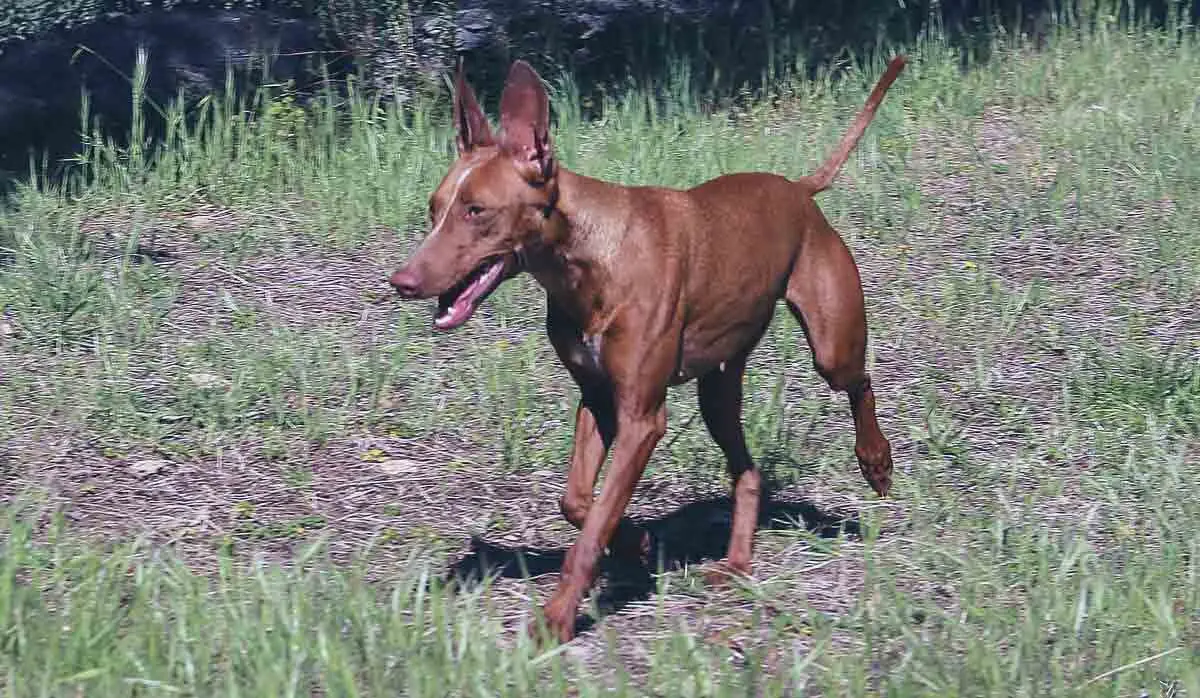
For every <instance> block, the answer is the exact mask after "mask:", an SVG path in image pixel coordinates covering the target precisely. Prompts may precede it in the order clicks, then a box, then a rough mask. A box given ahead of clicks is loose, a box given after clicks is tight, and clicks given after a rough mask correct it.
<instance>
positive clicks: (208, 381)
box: [188, 373, 221, 388]
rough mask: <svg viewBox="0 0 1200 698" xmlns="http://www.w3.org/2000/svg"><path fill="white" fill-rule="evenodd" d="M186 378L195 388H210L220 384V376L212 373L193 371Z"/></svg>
mask: <svg viewBox="0 0 1200 698" xmlns="http://www.w3.org/2000/svg"><path fill="white" fill-rule="evenodd" d="M188 378H190V379H191V381H192V384H193V385H195V386H196V387H197V388H212V387H215V386H217V385H220V384H221V377H220V376H218V375H215V374H212V373H193V374H191V375H190V376H188Z"/></svg>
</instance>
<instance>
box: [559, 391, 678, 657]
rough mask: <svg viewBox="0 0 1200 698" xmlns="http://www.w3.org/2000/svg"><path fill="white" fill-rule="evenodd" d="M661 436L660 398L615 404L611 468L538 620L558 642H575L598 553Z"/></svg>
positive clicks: (663, 424)
mask: <svg viewBox="0 0 1200 698" xmlns="http://www.w3.org/2000/svg"><path fill="white" fill-rule="evenodd" d="M666 430H667V408H666V394H665V390H664V391H662V394H661V396H658V397H656V399H654V400H636V399H635V400H622V399H621V396H618V400H617V434H616V438H615V439H614V443H613V454H612V464H611V466H610V471H609V474H608V477H607V478H605V481H604V487H603V488H602V489H601V491H600V496H599V497H597V498H596V500H595V502H594V503H593V504H592V506H591V507H590V508H589V509H588V512H587V515H586V517H585V519H584V522H583V528H582V529H581V531H580V534H579V538H578V539H577V540H576V541H575V544H574V545H572V546H571V549H570V550H568V551H567V557H566V560H565V561H564V562H563V568H562V576H561V577H560V579H559V582H558V588H557V589H556V590H555V592H554V596H553V597H551V599H550V601H549V602H548V603H547V604H546V606H545V608H544V609H543V614H544V616H545V619H546V625H547V627H548V629H549V631H550V633H551V634H552V635H553V636H554V637H556V638H558V639H559V641H561V642H568V641H570V640H571V638H573V637H574V636H575V618H576V615H577V613H578V612H579V603H580V601H581V600H582V599H583V596H584V594H585V593H587V590H588V589H589V588H590V587H591V585H592V582H593V581H595V579H596V571H597V569H598V566H599V563H600V556H601V555H602V554H603V552H604V548H605V547H606V546H608V544H609V542H610V541H611V540H612V538H613V534H614V532H615V531H616V530H617V527H618V526H619V524H620V523H621V517H622V516H623V515H624V514H625V507H626V506H628V504H629V500H630V498H631V497H632V496H633V490H634V487H636V486H637V482H638V480H639V479H640V478H641V476H642V472H643V471H644V470H645V469H646V463H647V462H648V461H649V460H650V454H651V453H652V452H653V451H654V447H655V446H656V445H657V444H658V441H659V439H661V438H662V436H663V434H664V433H665V432H666Z"/></svg>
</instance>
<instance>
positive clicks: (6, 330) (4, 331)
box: [0, 322, 16, 337]
mask: <svg viewBox="0 0 1200 698" xmlns="http://www.w3.org/2000/svg"><path fill="white" fill-rule="evenodd" d="M15 333H16V330H15V329H13V326H12V323H8V322H0V336H3V337H11V336H13V335H14V334H15Z"/></svg>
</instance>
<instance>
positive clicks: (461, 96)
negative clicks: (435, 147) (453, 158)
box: [454, 61, 495, 155]
mask: <svg viewBox="0 0 1200 698" xmlns="http://www.w3.org/2000/svg"><path fill="white" fill-rule="evenodd" d="M454 127H455V128H456V129H457V130H458V137H457V139H456V140H457V142H458V154H459V155H463V154H464V153H468V152H470V151H472V150H474V149H475V148H479V147H482V146H487V145H492V144H494V143H495V139H494V138H492V128H491V126H489V125H488V118H487V114H484V113H483V110H482V109H480V108H479V100H477V99H475V91H474V90H472V89H471V86H470V85H468V84H467V79H466V77H465V76H464V75H463V67H462V62H461V61H460V62H459V64H458V75H457V76H455V78H454Z"/></svg>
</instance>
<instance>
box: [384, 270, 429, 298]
mask: <svg viewBox="0 0 1200 698" xmlns="http://www.w3.org/2000/svg"><path fill="white" fill-rule="evenodd" d="M388 283H390V284H391V285H392V287H393V288H395V289H396V293H397V295H399V296H400V297H401V298H416V297H417V296H419V295H420V294H421V280H420V279H418V278H417V275H416V274H414V273H413V272H412V271H410V270H408V269H400V270H399V271H397V272H396V273H394V274H392V278H390V279H388Z"/></svg>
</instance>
